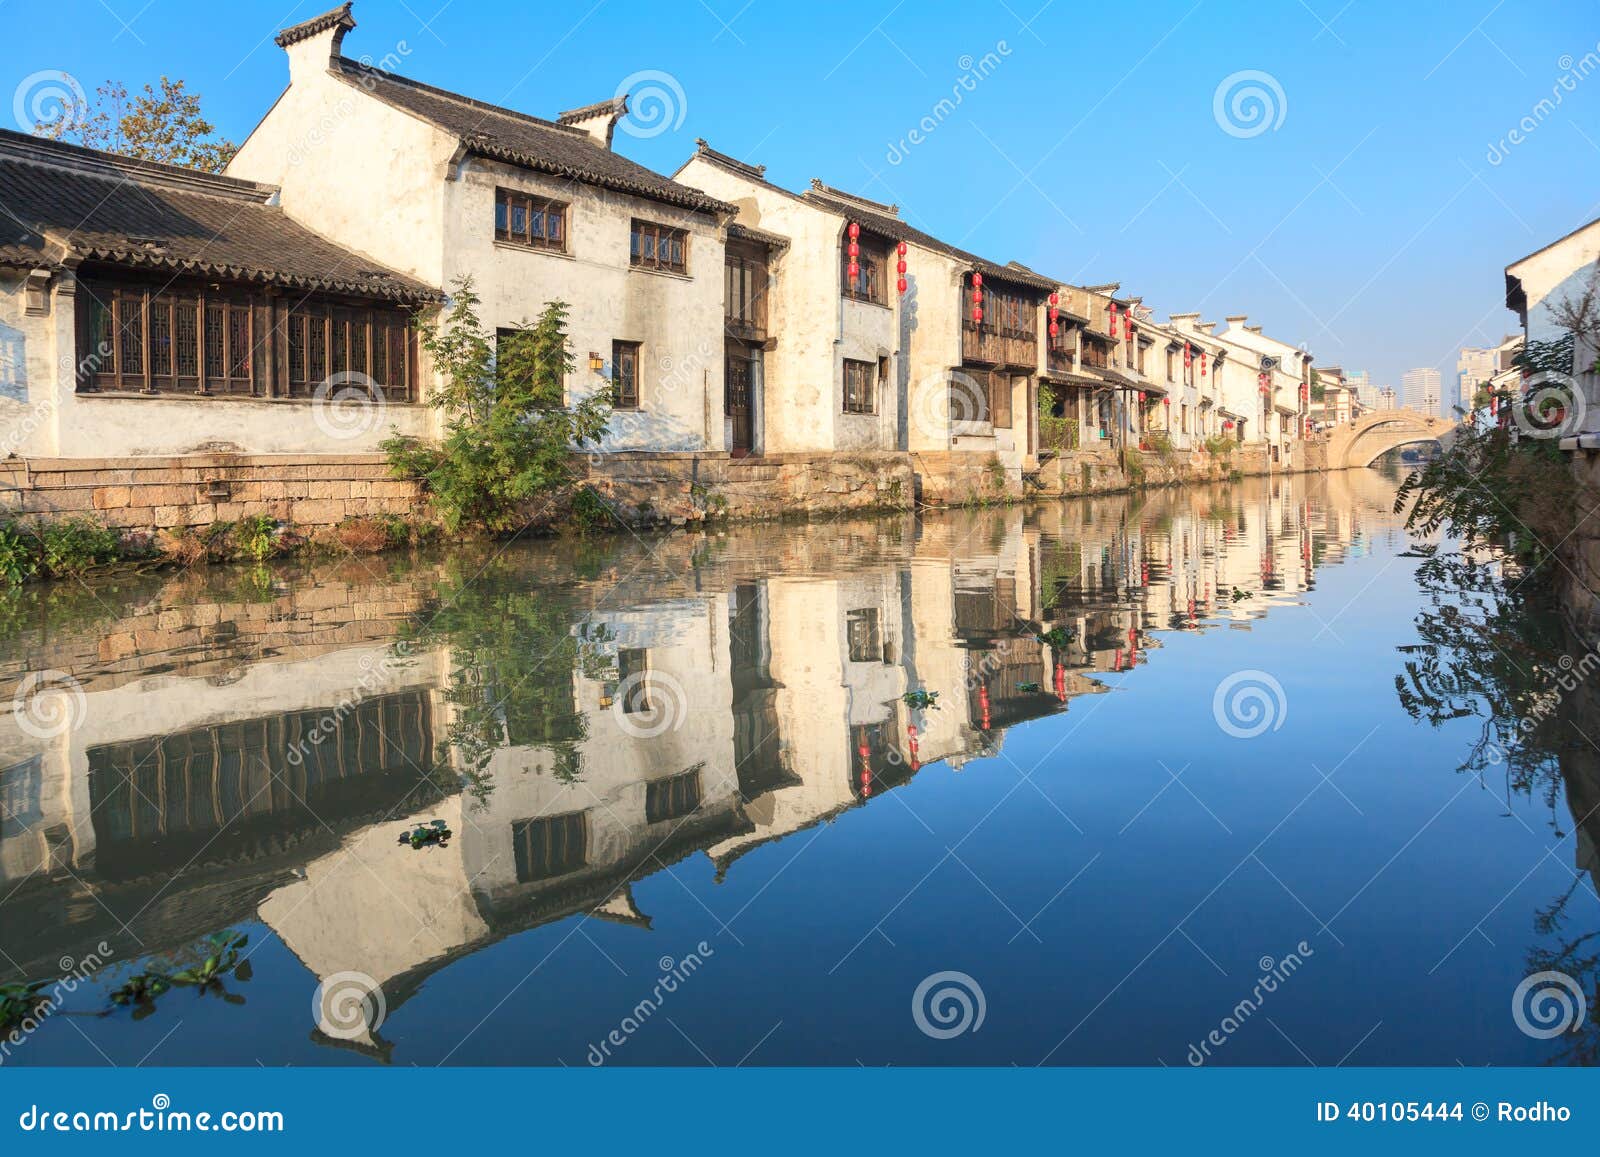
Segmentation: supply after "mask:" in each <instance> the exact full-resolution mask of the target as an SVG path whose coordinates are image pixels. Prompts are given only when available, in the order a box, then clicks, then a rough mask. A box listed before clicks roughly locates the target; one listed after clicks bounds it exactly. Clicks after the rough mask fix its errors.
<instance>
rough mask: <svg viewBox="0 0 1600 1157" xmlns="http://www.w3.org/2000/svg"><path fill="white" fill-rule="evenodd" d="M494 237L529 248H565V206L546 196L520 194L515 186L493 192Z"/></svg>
mask: <svg viewBox="0 0 1600 1157" xmlns="http://www.w3.org/2000/svg"><path fill="white" fill-rule="evenodd" d="M494 237H495V240H496V241H506V242H509V243H510V244H512V245H526V246H528V247H530V248H532V249H551V250H555V251H556V252H558V253H565V252H566V250H567V205H566V203H565V202H562V201H554V200H551V199H550V198H549V197H538V196H535V195H534V194H532V193H519V192H517V191H516V190H515V189H496V190H495V191H494Z"/></svg>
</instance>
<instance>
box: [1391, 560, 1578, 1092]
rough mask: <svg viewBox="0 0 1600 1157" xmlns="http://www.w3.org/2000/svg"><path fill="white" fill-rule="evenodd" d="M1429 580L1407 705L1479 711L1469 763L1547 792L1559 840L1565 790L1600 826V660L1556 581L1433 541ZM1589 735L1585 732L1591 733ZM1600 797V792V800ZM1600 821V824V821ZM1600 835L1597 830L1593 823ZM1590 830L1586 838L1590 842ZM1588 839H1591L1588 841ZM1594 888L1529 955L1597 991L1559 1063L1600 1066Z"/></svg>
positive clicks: (1410, 651) (1525, 792)
mask: <svg viewBox="0 0 1600 1157" xmlns="http://www.w3.org/2000/svg"><path fill="white" fill-rule="evenodd" d="M1423 556H1424V558H1423V563H1422V565H1421V566H1420V567H1419V568H1418V572H1417V573H1418V578H1419V580H1420V582H1421V583H1422V586H1423V589H1424V590H1425V591H1426V592H1427V594H1428V598H1429V603H1430V606H1429V609H1428V610H1425V611H1424V612H1422V613H1421V614H1419V615H1418V616H1417V619H1416V627H1417V632H1418V634H1420V635H1421V636H1422V640H1423V641H1422V642H1421V643H1419V644H1416V645H1413V646H1407V647H1401V648H1400V650H1401V651H1402V652H1403V653H1405V654H1406V656H1407V658H1406V660H1405V671H1404V674H1402V675H1397V676H1396V677H1395V690H1396V692H1397V693H1398V695H1399V698H1400V703H1401V705H1402V706H1403V707H1404V708H1405V709H1406V711H1407V713H1408V714H1410V715H1411V717H1412V718H1413V719H1423V720H1426V721H1427V722H1429V723H1430V724H1433V725H1434V726H1439V725H1441V724H1443V723H1446V722H1448V721H1451V720H1456V719H1466V718H1477V719H1479V720H1481V721H1482V727H1481V730H1480V731H1479V734H1478V736H1477V738H1476V739H1475V741H1474V742H1473V744H1472V747H1471V750H1470V751H1469V752H1468V755H1467V758H1466V759H1465V761H1464V762H1463V763H1462V764H1461V770H1463V771H1470V772H1473V773H1475V774H1478V775H1480V776H1482V775H1486V774H1488V773H1490V772H1491V770H1492V769H1494V768H1495V767H1498V766H1503V768H1504V770H1503V772H1501V774H1502V775H1503V777H1504V784H1503V790H1504V791H1505V793H1506V795H1507V796H1508V797H1510V796H1523V797H1526V798H1529V799H1533V798H1538V799H1540V800H1542V802H1543V803H1544V804H1545V806H1546V807H1548V808H1549V809H1550V825H1551V828H1552V829H1553V831H1554V832H1555V834H1556V836H1557V837H1558V838H1565V837H1566V835H1567V834H1568V833H1567V832H1566V831H1564V830H1563V829H1564V828H1565V824H1564V823H1563V821H1562V819H1561V812H1560V810H1559V807H1560V801H1561V797H1562V793H1563V791H1565V793H1566V797H1567V799H1568V801H1569V803H1570V806H1571V808H1572V811H1573V814H1574V816H1575V817H1576V820H1577V823H1578V825H1579V826H1580V828H1586V827H1588V825H1590V824H1591V823H1594V819H1595V817H1594V816H1593V815H1591V814H1589V813H1590V812H1592V811H1593V810H1594V805H1593V804H1590V803H1588V802H1587V800H1588V798H1589V797H1590V796H1591V795H1595V790H1594V785H1591V784H1589V783H1588V780H1587V778H1586V777H1585V770H1586V769H1587V770H1588V771H1590V772H1593V771H1595V770H1600V767H1597V765H1596V763H1595V759H1594V757H1593V754H1592V752H1590V751H1587V750H1584V749H1583V748H1581V747H1578V746H1576V745H1575V744H1574V742H1573V738H1572V737H1573V735H1574V734H1575V730H1574V726H1575V724H1576V723H1577V722H1578V721H1579V720H1581V719H1582V718H1583V717H1584V716H1585V715H1586V714H1587V715H1590V716H1591V717H1592V715H1593V712H1592V711H1587V712H1586V710H1585V706H1586V704H1587V705H1588V706H1590V707H1592V706H1593V704H1592V703H1588V701H1589V700H1591V699H1593V698H1594V697H1595V696H1596V694H1597V692H1596V689H1595V688H1594V687H1593V686H1592V677H1593V675H1594V674H1595V673H1596V672H1597V670H1600V663H1597V661H1596V657H1595V656H1594V654H1593V653H1592V652H1586V651H1583V650H1582V649H1581V648H1578V649H1577V650H1578V652H1579V653H1580V654H1582V658H1581V659H1579V660H1578V661H1577V662H1576V663H1574V661H1573V659H1572V657H1571V651H1569V649H1568V644H1569V636H1568V634H1567V632H1566V630H1565V629H1564V627H1563V626H1562V623H1561V619H1560V616H1559V614H1558V613H1557V610H1556V607H1555V605H1554V595H1553V592H1552V591H1551V589H1550V587H1549V585H1548V584H1547V583H1544V582H1541V581H1528V576H1526V575H1525V574H1523V573H1522V572H1521V571H1520V570H1518V569H1517V568H1515V567H1512V566H1509V565H1508V564H1505V563H1504V562H1503V561H1502V559H1501V558H1500V557H1499V556H1491V555H1489V554H1488V553H1483V554H1477V555H1467V554H1457V553H1447V552H1444V551H1440V550H1438V549H1436V548H1433V547H1424V548H1423ZM1580 734H1581V733H1580ZM1597 798H1600V797H1597ZM1595 827H1596V828H1600V824H1596V825H1595ZM1591 830H1593V829H1591ZM1583 836H1584V833H1583V832H1579V833H1574V838H1575V839H1582V838H1583ZM1580 846H1582V845H1581V844H1580ZM1585 886H1586V881H1585V878H1584V873H1582V872H1578V873H1577V874H1576V875H1575V877H1574V879H1573V882H1572V886H1571V887H1569V888H1568V889H1567V890H1566V891H1565V892H1564V893H1563V894H1562V895H1560V896H1559V897H1557V898H1556V899H1555V900H1554V901H1552V902H1551V903H1550V904H1549V905H1548V906H1547V907H1545V908H1543V909H1541V910H1539V911H1538V912H1537V913H1535V916H1534V921H1533V927H1534V932H1535V934H1536V935H1538V936H1540V937H1544V938H1550V939H1552V940H1553V941H1554V942H1553V943H1540V944H1536V945H1534V946H1533V947H1532V948H1530V949H1529V951H1528V974H1529V975H1530V976H1531V975H1533V974H1534V973H1538V972H1546V971H1558V972H1563V973H1565V974H1567V975H1568V976H1570V977H1572V978H1573V979H1574V980H1575V981H1577V982H1578V985H1579V986H1580V987H1581V988H1582V989H1583V990H1584V991H1585V992H1586V993H1588V994H1589V996H1588V999H1589V1009H1590V1015H1589V1016H1588V1017H1587V1018H1585V1019H1584V1020H1583V1021H1582V1022H1581V1023H1580V1024H1578V1025H1577V1026H1575V1028H1574V1032H1573V1035H1571V1036H1569V1037H1567V1038H1565V1041H1566V1042H1567V1048H1566V1049H1565V1050H1564V1051H1563V1052H1562V1053H1560V1054H1559V1055H1558V1056H1557V1057H1556V1058H1554V1059H1556V1060H1559V1061H1564V1062H1568V1063H1575V1064H1593V1063H1596V1061H1600V1028H1597V1027H1596V1016H1595V1013H1596V1011H1597V1009H1600V928H1595V929H1591V930H1589V931H1582V930H1581V927H1580V928H1574V927H1572V926H1571V921H1572V914H1571V913H1570V912H1569V910H1568V907H1569V904H1570V902H1571V900H1572V897H1573V896H1574V895H1576V894H1577V893H1578V892H1579V891H1580V890H1581V889H1583V888H1584V887H1585Z"/></svg>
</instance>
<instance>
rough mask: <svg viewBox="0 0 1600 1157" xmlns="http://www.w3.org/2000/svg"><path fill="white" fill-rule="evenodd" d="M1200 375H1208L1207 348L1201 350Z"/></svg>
mask: <svg viewBox="0 0 1600 1157" xmlns="http://www.w3.org/2000/svg"><path fill="white" fill-rule="evenodd" d="M1200 376H1201V377H1202V378H1203V377H1205V376H1206V351H1205V350H1201V351H1200Z"/></svg>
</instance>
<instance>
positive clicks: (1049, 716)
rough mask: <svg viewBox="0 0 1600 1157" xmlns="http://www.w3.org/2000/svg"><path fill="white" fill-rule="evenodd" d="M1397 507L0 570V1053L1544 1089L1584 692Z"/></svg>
mask: <svg viewBox="0 0 1600 1157" xmlns="http://www.w3.org/2000/svg"><path fill="white" fill-rule="evenodd" d="M1395 489H1396V482H1395V480H1394V477H1393V476H1392V475H1385V474H1384V473H1383V472H1381V471H1378V470H1367V471H1355V472H1349V473H1346V474H1337V473H1335V474H1328V475H1321V476H1317V475H1313V476H1291V477H1284V478H1279V479H1271V480H1246V481H1242V482H1238V483H1235V484H1232V485H1228V486H1219V487H1217V488H1213V489H1197V490H1172V491H1159V492H1152V493H1148V494H1144V495H1140V496H1131V497H1130V496H1114V497H1104V498H1098V499H1093V500H1087V501H1079V502H1069V503H1060V504H1049V505H1042V506H1036V507H1028V508H1007V509H991V510H980V511H973V512H967V513H948V514H928V515H926V516H922V517H911V516H902V517H891V518H882V519H871V520H852V519H838V520H834V521H818V522H812V523H810V524H807V525H787V524H786V525H782V526H776V525H774V526H748V527H732V528H729V529H726V530H718V531H714V532H711V533H707V534H696V533H677V534H672V535H666V536H660V537H644V538H635V537H632V536H622V537H610V538H604V539H591V540H586V541H572V540H562V541H556V542H533V543H525V544H518V545H515V546H512V547H510V548H507V549H501V550H492V549H482V550H474V551H470V552H467V553H465V554H460V553H457V554H454V555H438V556H420V557H376V558H370V557H369V558H352V559H348V560H343V561H339V562H332V563H319V564H314V565H313V564H296V565H289V566H283V567H270V568H269V567H262V568H254V569H252V568H241V569H223V568H219V569H212V570H210V571H198V572H194V573H189V574H182V575H176V576H174V575H172V574H165V575H153V576H143V577H137V578H131V579H118V580H116V581H109V582H108V581H102V582H99V583H91V584H89V585H81V584H64V585H58V586H56V587H52V588H48V589H46V588H36V589H31V590H29V591H27V592H24V593H23V594H22V595H20V596H15V597H13V599H12V601H11V602H10V603H8V604H6V605H5V606H4V607H3V608H0V663H3V668H4V669H3V672H0V674H3V676H4V679H5V685H6V686H8V687H12V688H14V690H15V695H16V701H15V703H14V710H13V711H12V712H11V713H10V715H9V716H7V717H6V718H5V719H4V720H3V721H0V767H3V769H0V807H3V811H0V980H5V981H11V982H18V981H49V982H52V985H53V986H54V990H55V991H58V992H59V994H60V995H59V1005H58V1006H57V1007H55V1008H54V1010H53V1011H50V1012H49V1013H48V1015H43V1016H41V1017H38V1018H37V1019H36V1021H31V1022H30V1023H29V1024H28V1025H27V1026H26V1028H25V1029H24V1030H22V1031H19V1032H18V1033H16V1034H15V1035H14V1036H12V1037H10V1038H8V1039H6V1040H4V1041H0V1045H3V1048H0V1054H3V1055H0V1060H3V1061H4V1063H6V1064H29V1065H31V1064H70V1065H108V1064H114V1065H120V1066H131V1065H137V1064H141V1063H142V1064H145V1065H178V1064H185V1065H216V1064H237V1065H255V1064H261V1065H286V1064H294V1065H343V1064H352V1065H366V1064H374V1063H388V1064H397V1065H402V1064H403V1065H411V1064H416V1065H436V1064H460V1065H468V1064H474V1065H476V1064H541V1065H562V1064H564V1065H573V1066H583V1065H590V1064H601V1063H603V1064H626V1065H643V1064H657V1065H706V1064H715V1065H740V1064H744V1065H779V1064H835V1065H857V1064H859V1065H866V1066H875V1065H914V1064H941V1065H942V1064H982V1065H1010V1064H1018V1065H1037V1064H1041V1063H1043V1064H1052V1065H1084V1064H1119V1065H1120V1064H1127V1065H1158V1064H1165V1065H1172V1066H1183V1065H1186V1064H1195V1063H1206V1064H1225V1065H1246V1064H1248V1065H1305V1064H1316V1065H1339V1064H1345V1065H1377V1064H1445V1065H1448V1064H1457V1063H1459V1064H1463V1065H1484V1064H1497V1065H1504V1064H1517V1063H1546V1062H1549V1063H1575V1062H1585V1061H1587V1060H1589V1059H1591V1058H1592V1056H1593V1054H1594V1047H1595V1046H1594V1035H1593V1033H1592V1031H1591V1029H1592V1026H1591V1024H1590V1023H1589V1020H1587V1019H1584V1020H1576V1021H1574V1030H1573V1031H1569V1032H1565V1033H1559V1034H1557V1035H1551V1034H1550V1033H1549V1032H1548V1031H1546V1029H1545V1026H1546V1025H1547V1024H1548V1023H1549V1022H1550V1020H1551V1018H1552V1015H1554V1014H1553V1013H1552V1007H1553V1006H1552V1004H1551V1002H1552V1001H1555V1002H1556V1003H1557V1004H1559V999H1560V998H1561V997H1562V996H1566V997H1567V998H1568V999H1569V1000H1570V999H1572V996H1571V993H1569V992H1566V991H1565V990H1562V991H1557V992H1555V993H1554V994H1551V993H1549V992H1546V993H1544V994H1542V997H1541V993H1539V992H1538V991H1537V990H1530V988H1529V984H1530V983H1535V982H1537V974H1539V973H1542V972H1547V971H1551V970H1560V971H1562V972H1563V973H1567V974H1570V975H1572V976H1574V977H1576V978H1577V982H1576V984H1574V985H1573V987H1574V988H1575V989H1576V990H1577V992H1578V993H1579V994H1580V997H1581V996H1582V994H1585V993H1586V994H1587V995H1588V997H1589V999H1591V1000H1592V997H1593V993H1594V970H1595V954H1596V943H1597V941H1600V899H1597V894H1596V883H1595V879H1596V877H1595V874H1594V873H1595V868H1596V856H1595V849H1594V842H1593V839H1594V835H1595V833H1596V831H1597V830H1600V825H1597V824H1596V823H1594V822H1593V821H1592V819H1591V818H1590V817H1591V813H1592V812H1593V811H1594V809H1595V807H1596V805H1597V804H1600V772H1597V767H1600V748H1595V747H1594V745H1593V744H1591V743H1589V741H1588V737H1587V735H1585V734H1584V733H1585V732H1586V731H1587V732H1589V733H1595V732H1596V731H1597V730H1600V728H1597V727H1596V726H1595V725H1596V724H1597V723H1600V719H1597V717H1596V714H1595V712H1594V710H1593V700H1592V697H1591V695H1592V688H1590V687H1589V686H1588V683H1589V679H1590V671H1591V667H1592V665H1593V663H1594V660H1593V658H1592V657H1590V656H1586V655H1584V653H1583V652H1582V651H1581V650H1579V649H1577V648H1576V646H1575V645H1574V644H1571V643H1569V642H1568V641H1566V640H1564V639H1563V638H1561V636H1560V635H1559V634H1558V633H1557V632H1555V630H1554V629H1553V628H1552V627H1550V626H1549V624H1548V622H1547V621H1546V620H1544V619H1543V618H1542V617H1541V612H1540V611H1539V609H1538V608H1537V606H1536V605H1535V604H1536V602H1537V600H1534V599H1531V598H1529V597H1528V595H1529V592H1528V591H1527V590H1526V589H1524V587H1523V586H1519V581H1520V580H1519V577H1518V576H1517V575H1515V574H1504V573H1497V572H1495V571H1493V570H1492V568H1491V569H1490V570H1488V571H1487V572H1485V573H1479V574H1477V575H1476V578H1477V579H1479V580H1482V581H1480V582H1479V583H1478V584H1477V585H1476V586H1475V587H1474V588H1473V589H1470V590H1461V589H1448V587H1447V588H1445V589H1441V585H1440V583H1438V582H1430V583H1427V584H1424V583H1423V582H1420V581H1419V578H1418V575H1417V571H1418V567H1419V565H1421V564H1422V563H1423V562H1424V561H1425V560H1424V559H1423V558H1420V557H1419V556H1418V555H1417V553H1416V552H1415V551H1414V550H1413V549H1412V544H1411V543H1410V542H1409V540H1408V537H1407V535H1406V533H1405V531H1404V528H1403V523H1402V519H1401V517H1400V516H1398V515H1396V514H1395V513H1394V512H1393V506H1394V497H1395ZM1446 549H1448V544H1446ZM1432 566H1433V569H1435V570H1440V571H1443V570H1444V569H1445V568H1443V567H1442V566H1440V565H1439V564H1438V563H1437V562H1435V563H1434V564H1432ZM1457 577H1459V576H1457ZM1484 582H1487V583H1488V584H1489V585H1488V586H1487V587H1485V586H1484V585H1483V583H1484ZM1530 718H1531V722H1529V719H1530ZM446 833H447V834H446ZM241 936H242V937H245V938H246V939H245V940H244V941H243V943H240V942H238V940H237V937H241ZM208 961H209V964H210V967H209V970H208V968H207V963H208ZM174 976H176V977H177V978H178V980H179V981H180V982H178V983H173V986H172V987H171V988H170V989H167V990H165V991H161V990H162V988H163V987H164V985H163V983H162V981H161V980H159V979H157V978H172V977H174ZM1530 976H1532V977H1535V978H1536V980H1535V982H1529V981H1528V978H1529V977H1530ZM63 980H64V981H65V983H64V984H63V983H61V982H62V981H63ZM183 980H187V981H188V983H181V981H183ZM206 981H211V982H210V983H205V982H206ZM1547 981H1548V978H1547ZM140 984H143V985H144V986H145V992H144V994H143V995H142V996H141V994H140V993H139V992H138V991H137V989H138V986H139V985H140ZM1519 986H1521V991H1519ZM68 988H70V989H71V991H67V989H68ZM114 995H115V996H116V997H118V998H120V999H121V1000H122V1001H123V1003H117V1002H116V1001H115V1000H114V999H113V997H114ZM1530 998H1531V999H1530ZM1519 1002H1520V1003H1519ZM1559 1012H1560V1009H1559V1008H1558V1007H1557V1008H1555V1013H1556V1014H1558V1013H1559ZM1541 1017H1543V1019H1540V1018H1541ZM1567 1019H1568V1020H1574V1018H1572V1017H1568V1018H1567ZM1557 1020H1558V1022H1559V1017H1557ZM1557 1027H1558V1028H1559V1027H1560V1024H1559V1023H1557Z"/></svg>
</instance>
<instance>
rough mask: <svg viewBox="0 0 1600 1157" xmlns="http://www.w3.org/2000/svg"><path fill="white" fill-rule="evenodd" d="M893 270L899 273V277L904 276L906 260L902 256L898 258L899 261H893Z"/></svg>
mask: <svg viewBox="0 0 1600 1157" xmlns="http://www.w3.org/2000/svg"><path fill="white" fill-rule="evenodd" d="M894 271H895V272H896V273H898V274H899V275H900V276H901V277H904V276H905V274H906V262H905V258H903V257H902V258H901V259H900V260H899V261H896V262H895V263H894Z"/></svg>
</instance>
